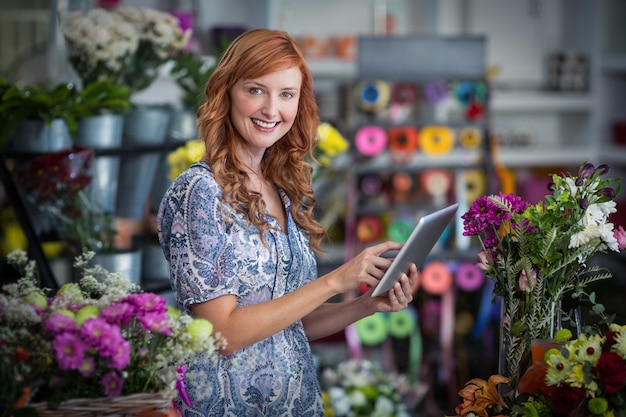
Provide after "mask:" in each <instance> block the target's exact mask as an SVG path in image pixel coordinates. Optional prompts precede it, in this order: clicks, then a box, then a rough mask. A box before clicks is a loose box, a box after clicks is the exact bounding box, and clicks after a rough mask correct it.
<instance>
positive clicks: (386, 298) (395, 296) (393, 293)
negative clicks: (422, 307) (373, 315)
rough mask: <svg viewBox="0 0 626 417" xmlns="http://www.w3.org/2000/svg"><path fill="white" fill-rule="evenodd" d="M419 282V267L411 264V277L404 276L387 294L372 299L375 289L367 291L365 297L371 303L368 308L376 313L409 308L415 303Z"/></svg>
mask: <svg viewBox="0 0 626 417" xmlns="http://www.w3.org/2000/svg"><path fill="white" fill-rule="evenodd" d="M416 282H417V267H416V266H415V264H411V266H410V268H409V275H406V274H402V276H401V277H400V280H399V281H398V282H396V283H395V284H394V286H393V287H392V288H391V289H390V290H389V291H387V292H386V293H385V294H383V295H380V296H378V297H374V298H372V297H371V293H372V291H373V289H370V290H369V291H367V292H366V293H365V294H364V295H363V297H368V298H369V299H370V300H371V301H370V303H369V306H368V308H369V309H371V310H372V311H374V312H377V311H380V312H385V313H387V312H392V311H400V310H403V309H405V308H407V307H408V306H409V304H411V302H412V301H413V291H414V289H415V283H416Z"/></svg>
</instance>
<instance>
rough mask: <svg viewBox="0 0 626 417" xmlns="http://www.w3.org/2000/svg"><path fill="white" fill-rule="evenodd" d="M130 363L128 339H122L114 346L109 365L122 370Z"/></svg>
mask: <svg viewBox="0 0 626 417" xmlns="http://www.w3.org/2000/svg"><path fill="white" fill-rule="evenodd" d="M129 363H130V343H129V342H128V340H124V339H122V340H121V341H120V343H119V344H117V345H116V346H115V351H114V352H113V355H112V356H111V360H110V361H109V365H110V366H111V367H112V368H115V369H119V370H122V369H124V368H125V367H126V365H128V364H129Z"/></svg>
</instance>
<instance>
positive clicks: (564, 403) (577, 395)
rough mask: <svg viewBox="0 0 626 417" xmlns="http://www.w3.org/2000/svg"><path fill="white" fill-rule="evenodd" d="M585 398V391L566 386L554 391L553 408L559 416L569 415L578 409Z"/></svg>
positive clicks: (555, 388)
mask: <svg viewBox="0 0 626 417" xmlns="http://www.w3.org/2000/svg"><path fill="white" fill-rule="evenodd" d="M584 398H585V391H584V390H583V389H582V388H576V387H572V386H569V385H565V384H560V385H557V386H556V387H554V390H552V407H553V408H554V411H556V412H557V413H558V414H568V413H570V412H572V411H574V410H575V409H577V408H578V406H579V405H580V403H581V402H582V401H583V399H584Z"/></svg>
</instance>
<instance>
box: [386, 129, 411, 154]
mask: <svg viewBox="0 0 626 417" xmlns="http://www.w3.org/2000/svg"><path fill="white" fill-rule="evenodd" d="M387 139H388V142H389V151H390V152H391V153H394V154H405V155H409V154H411V153H413V152H415V150H416V149H417V129H415V128H413V127H409V126H407V127H392V128H389V129H388V130H387Z"/></svg>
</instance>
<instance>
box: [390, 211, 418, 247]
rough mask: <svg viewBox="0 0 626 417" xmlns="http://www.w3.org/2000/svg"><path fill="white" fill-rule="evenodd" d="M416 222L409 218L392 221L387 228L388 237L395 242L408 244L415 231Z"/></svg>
mask: <svg viewBox="0 0 626 417" xmlns="http://www.w3.org/2000/svg"><path fill="white" fill-rule="evenodd" d="M414 226H415V221H414V220H413V219H412V218H408V217H399V218H396V219H394V220H392V221H391V223H390V224H389V227H388V228H387V235H388V236H389V239H390V240H393V241H394V242H403V243H404V242H406V240H407V239H408V238H409V235H410V234H411V231H413V227H414Z"/></svg>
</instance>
